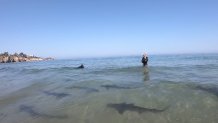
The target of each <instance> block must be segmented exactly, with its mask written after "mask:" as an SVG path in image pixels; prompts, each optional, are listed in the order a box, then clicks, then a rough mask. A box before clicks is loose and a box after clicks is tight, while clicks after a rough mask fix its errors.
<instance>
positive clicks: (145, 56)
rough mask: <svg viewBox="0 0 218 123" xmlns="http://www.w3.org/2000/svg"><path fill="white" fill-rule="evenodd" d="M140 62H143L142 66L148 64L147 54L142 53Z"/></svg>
mask: <svg viewBox="0 0 218 123" xmlns="http://www.w3.org/2000/svg"><path fill="white" fill-rule="evenodd" d="M141 62H142V63H143V66H144V67H145V66H147V65H148V56H147V54H146V53H145V54H143V56H142V61H141Z"/></svg>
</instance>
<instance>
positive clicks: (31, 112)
mask: <svg viewBox="0 0 218 123" xmlns="http://www.w3.org/2000/svg"><path fill="white" fill-rule="evenodd" d="M19 110H20V111H21V112H26V113H28V114H29V115H30V116H32V117H43V118H56V119H65V118H67V117H68V116H67V115H49V114H44V113H40V112H37V111H36V110H35V109H34V107H33V106H27V105H20V107H19Z"/></svg>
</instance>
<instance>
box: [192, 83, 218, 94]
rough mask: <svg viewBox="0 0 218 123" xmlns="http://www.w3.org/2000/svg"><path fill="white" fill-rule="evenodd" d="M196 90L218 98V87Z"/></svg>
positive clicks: (200, 87)
mask: <svg viewBox="0 0 218 123" xmlns="http://www.w3.org/2000/svg"><path fill="white" fill-rule="evenodd" d="M196 89H199V90H202V91H206V92H208V93H211V94H214V95H216V96H217V97H218V87H204V86H200V85H199V86H196Z"/></svg>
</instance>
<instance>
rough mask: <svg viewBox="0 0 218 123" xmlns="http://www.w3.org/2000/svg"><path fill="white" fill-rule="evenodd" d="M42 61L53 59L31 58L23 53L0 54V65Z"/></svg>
mask: <svg viewBox="0 0 218 123" xmlns="http://www.w3.org/2000/svg"><path fill="white" fill-rule="evenodd" d="M44 60H53V58H50V57H49V58H41V57H37V56H31V55H27V54H24V53H22V52H21V53H19V54H18V53H14V54H9V53H8V52H4V53H1V54H0V63H11V62H28V61H44Z"/></svg>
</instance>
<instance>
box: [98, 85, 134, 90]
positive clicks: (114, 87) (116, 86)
mask: <svg viewBox="0 0 218 123" xmlns="http://www.w3.org/2000/svg"><path fill="white" fill-rule="evenodd" d="M101 87H104V88H106V89H107V90H109V89H134V88H136V87H124V86H118V85H101Z"/></svg>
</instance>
